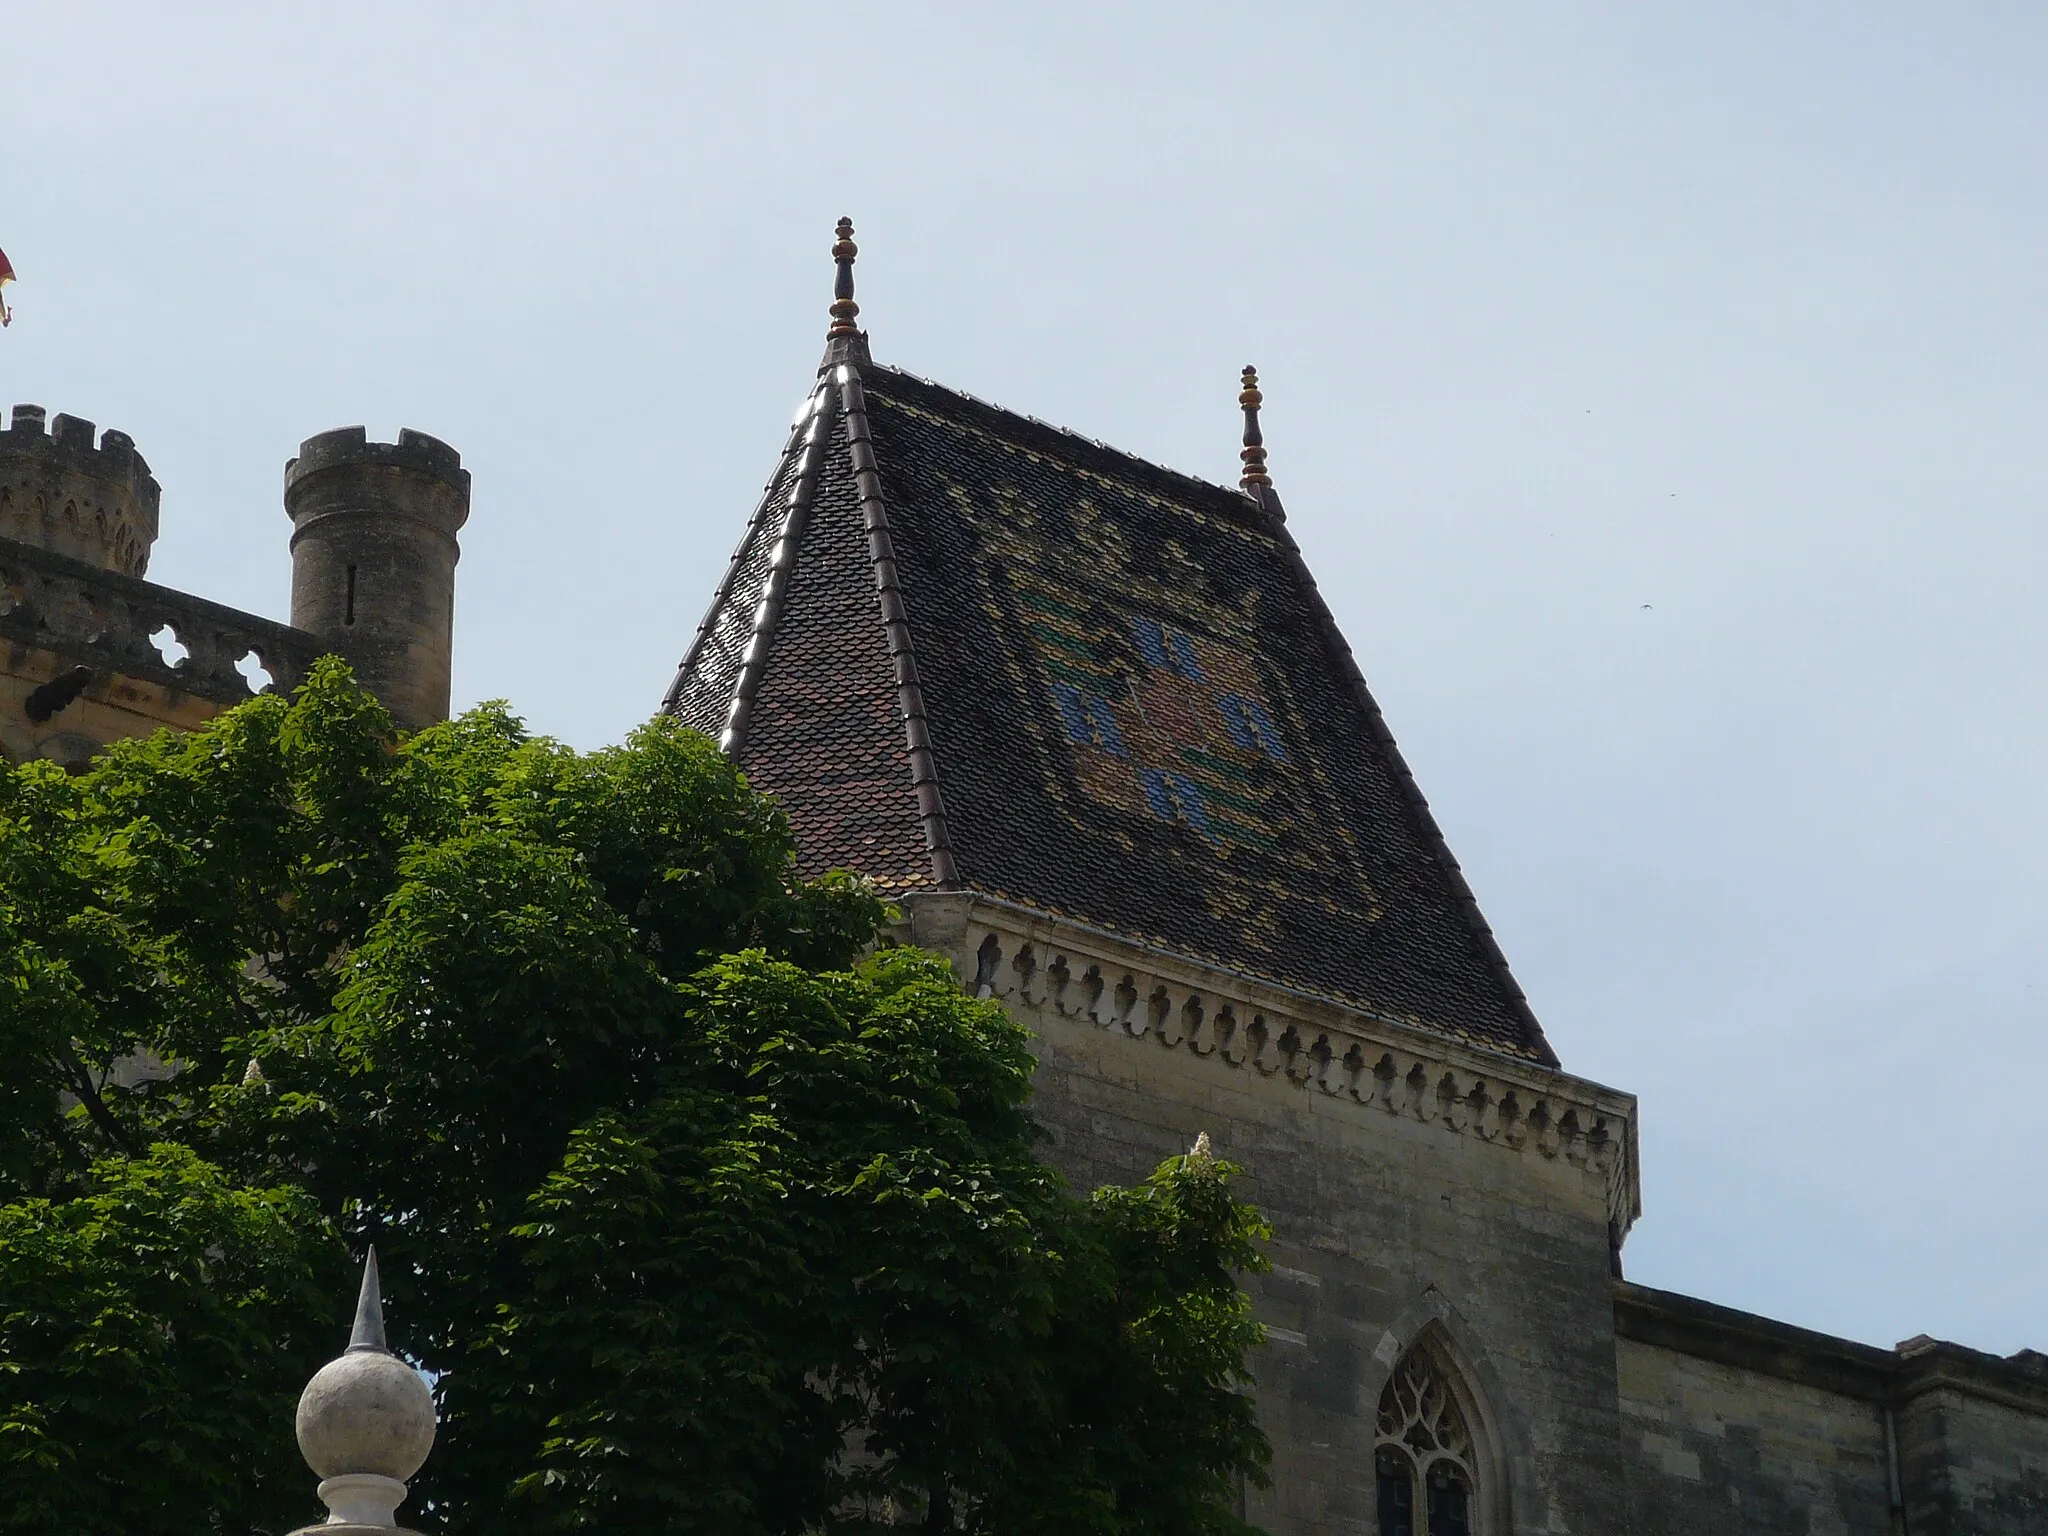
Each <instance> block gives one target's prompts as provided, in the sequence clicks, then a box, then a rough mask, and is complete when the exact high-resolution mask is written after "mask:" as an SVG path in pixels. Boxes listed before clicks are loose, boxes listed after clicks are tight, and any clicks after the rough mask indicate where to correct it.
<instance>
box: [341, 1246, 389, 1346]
mask: <svg viewBox="0 0 2048 1536" xmlns="http://www.w3.org/2000/svg"><path fill="white" fill-rule="evenodd" d="M346 1352H347V1353H348V1354H351V1355H362V1354H370V1353H376V1354H380V1355H388V1354H390V1353H391V1346H390V1345H389V1344H386V1343H385V1342H384V1288H383V1286H382V1285H381V1284H379V1283H378V1279H377V1250H376V1248H375V1247H374V1246H373V1247H372V1248H371V1249H370V1252H369V1256H368V1257H367V1258H365V1259H364V1260H363V1288H362V1290H360V1291H359V1292H357V1293H356V1325H355V1328H354V1329H353V1330H352V1331H351V1332H350V1334H349V1336H348V1349H347V1351H346Z"/></svg>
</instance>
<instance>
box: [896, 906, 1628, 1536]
mask: <svg viewBox="0 0 2048 1536" xmlns="http://www.w3.org/2000/svg"><path fill="white" fill-rule="evenodd" d="M907 905H908V907H909V909H910V914H911V916H910V923H909V928H910V933H911V936H912V937H914V938H915V940H916V941H917V942H919V943H921V944H924V945H927V946H929V947H931V948H934V949H938V950H941V951H942V952H945V953H947V954H949V955H951V956H952V957H953V960H954V963H955V965H956V966H957V967H958V968H959V971H960V974H961V977H962V980H963V982H964V983H965V984H966V985H968V986H969V987H970V988H971V989H973V990H975V991H977V992H979V993H981V994H982V995H984V996H991V997H995V998H999V999H1000V1000H1002V1001H1003V1002H1004V1003H1005V1004H1006V1005H1008V1006H1009V1007H1010V1008H1011V1009H1012V1010H1013V1011H1014V1012H1015V1013H1016V1014H1017V1016H1018V1017H1019V1018H1021V1019H1022V1020H1023V1021H1024V1022H1025V1023H1027V1024H1028V1025H1029V1026H1030V1027H1031V1028H1032V1030H1033V1031H1034V1032H1035V1033H1036V1035H1037V1039H1038V1057H1039V1073H1038V1098H1037V1109H1038V1113H1039V1116H1040V1118H1041V1120H1043V1121H1044V1122H1045V1123H1046V1125H1047V1126H1048V1128H1049V1130H1050V1132H1051V1135H1052V1138H1053V1142H1052V1147H1051V1156H1052V1157H1053V1159H1054V1160H1055V1161H1056V1162H1058V1163H1059V1164H1060V1165H1061V1166H1062V1167H1063V1168H1064V1169H1065V1170H1066V1172H1067V1173H1068V1175H1069V1177H1070V1178H1072V1179H1073V1181H1074V1182H1075V1183H1076V1184H1077V1185H1079V1186H1082V1187H1089V1186H1092V1185H1095V1184H1098V1183H1102V1182H1108V1181H1114V1182H1118V1183H1127V1182H1131V1181H1135V1180H1137V1179H1141V1178H1143V1177H1144V1176H1145V1175H1146V1174H1148V1173H1150V1172H1151V1170H1152V1169H1153V1168H1154V1167H1155V1166H1157V1164H1158V1163H1159V1162H1160V1161H1161V1160H1162V1159H1164V1158H1167V1157H1170V1156H1173V1155H1174V1154H1176V1153H1181V1152H1185V1151H1186V1150H1187V1148H1188V1146H1189V1145H1190V1144H1191V1143H1192V1142H1193V1140H1194V1138H1195V1136H1196V1135H1197V1134H1199V1133H1201V1132H1204V1131H1206V1132H1207V1133H1208V1134H1209V1136H1210V1138H1211V1141H1212V1143H1213V1144H1214V1146H1215V1149H1216V1152H1217V1154H1218V1155H1219V1156H1222V1157H1224V1158H1226V1159H1228V1160H1230V1161H1232V1162H1234V1163H1237V1164H1239V1165H1241V1166H1242V1167H1243V1168H1244V1170H1245V1178H1244V1183H1243V1186H1242V1188H1243V1192H1244V1193H1245V1195H1246V1196H1247V1197H1249V1198H1250V1199H1252V1200H1253V1201H1255V1202H1256V1203H1257V1204H1258V1205H1259V1206H1260V1208H1261V1209H1262V1210H1264V1211H1265V1213H1266V1214H1267V1216H1268V1217H1269V1218H1270V1219H1271V1220H1272V1222H1273V1223H1274V1226H1275V1229H1276V1233H1277V1236H1276V1240H1275V1242H1274V1244H1273V1248H1272V1255H1273V1259H1274V1265H1275V1267H1274V1270H1273V1273H1272V1274H1270V1275H1268V1276H1266V1277H1264V1278H1263V1279H1262V1280H1260V1281H1259V1282H1258V1283H1257V1284H1256V1286H1255V1297H1256V1301H1257V1305H1258V1309H1259V1315H1260V1316H1261V1318H1262V1319H1263V1320H1264V1321H1265V1322H1266V1323H1267V1324H1268V1327H1269V1330H1270V1340H1271V1342H1270V1344H1269V1346H1268V1348H1267V1349H1266V1351H1265V1352H1264V1356H1263V1358H1262V1359H1261V1360H1260V1361H1259V1362H1258V1373H1259V1389H1258V1391H1259V1400H1260V1406H1261V1412H1262V1415H1263V1418H1264V1421H1265V1423H1266V1426H1267V1430H1268V1433H1269V1434H1270V1435H1271V1437H1272V1439H1273V1441H1274V1446H1275V1457H1274V1465H1273V1476H1274V1486H1273V1488H1272V1489H1271V1491H1270V1492H1267V1493H1264V1494H1259V1493H1256V1492H1254V1493H1252V1494H1251V1495H1250V1496H1249V1497H1248V1500H1247V1512H1248V1513H1249V1514H1250V1515H1251V1517H1252V1518H1253V1519H1255V1520H1257V1521H1259V1522H1260V1523H1262V1524H1264V1525H1265V1526H1266V1527H1267V1528H1268V1529H1269V1530H1271V1531H1273V1532H1275V1533H1276V1536H1278V1533H1289V1536H1291V1533H1310V1532H1316V1533H1322V1532H1329V1533H1336V1532H1343V1533H1347V1536H1350V1533H1362V1532H1370V1531H1373V1530H1374V1529H1376V1512H1375V1502H1374V1501H1375V1488H1374V1443H1375V1438H1376V1435H1375V1421H1376V1416H1377V1409H1378V1405H1379V1401H1380V1394H1381V1391H1382V1388H1383V1387H1384V1386H1385V1384H1386V1382H1387V1380H1388V1377H1389V1375H1390V1373H1391V1372H1392V1371H1393V1370H1394V1368H1395V1365H1396V1363H1397V1362H1398V1361H1400V1360H1401V1359H1402V1357H1403V1354H1404V1351H1406V1350H1408V1349H1409V1348H1410V1347H1411V1346H1413V1345H1415V1344H1416V1343H1417V1342H1418V1341H1419V1340H1422V1339H1424V1338H1425V1337H1427V1338H1428V1339H1429V1340H1430V1341H1431V1347H1432V1348H1433V1349H1435V1350H1437V1351H1438V1352H1440V1354H1441V1355H1442V1356H1443V1357H1444V1358H1445V1359H1446V1360H1448V1361H1449V1362H1451V1364H1452V1366H1453V1368H1454V1369H1455V1371H1456V1373H1457V1375H1458V1377H1459V1383H1458V1385H1459V1390H1460V1392H1461V1393H1463V1394H1465V1398H1464V1400H1465V1401H1467V1402H1468V1403H1469V1405H1470V1411H1471V1412H1472V1415H1473V1417H1474V1418H1475V1419H1476V1420H1477V1421H1478V1422H1476V1423H1475V1424H1474V1425H1473V1426H1472V1429H1473V1435H1474V1439H1475V1440H1477V1441H1478V1442H1479V1446H1478V1451H1477V1456H1478V1459H1479V1460H1480V1461H1481V1462H1482V1463H1483V1466H1482V1468H1481V1484H1482V1490H1483V1492H1482V1497H1481V1499H1480V1501H1479V1502H1480V1505H1481V1508H1480V1510H1479V1519H1478V1521H1477V1522H1476V1523H1475V1524H1474V1526H1473V1529H1474V1531H1475V1532H1485V1533H1488V1536H1505V1533H1508V1532H1534V1531H1547V1532H1612V1531H1617V1530H1620V1529H1622V1527H1623V1523H1624V1521H1625V1519H1626V1511H1625V1495H1626V1490H1625V1478H1624V1473H1623V1467H1622V1462H1621V1458H1620V1451H1619V1446H1620V1438H1619V1434H1618V1404H1617V1400H1616V1395H1615V1376H1614V1347H1615V1346H1614V1334H1613V1309H1612V1304H1611V1301H1610V1284H1611V1278H1610V1277H1611V1268H1610V1262H1611V1255H1610V1244H1611V1239H1612V1237H1613V1235H1614V1234H1615V1233H1616V1232H1617V1231H1624V1230H1625V1229H1626V1227H1627V1224H1628V1222H1629V1221H1630V1220H1632V1219H1633V1217H1634V1214H1635V1210H1636V1183H1635V1142H1634V1109H1635V1106H1634V1102H1633V1101H1632V1100H1631V1099H1629V1098H1628V1097H1627V1096H1626V1095H1623V1094H1618V1093H1614V1092H1612V1091H1611V1090H1608V1089H1604V1088H1599V1087H1597V1086H1595V1085H1593V1084H1589V1083H1585V1082H1582V1081H1579V1080H1577V1079H1574V1078H1570V1077H1568V1076H1565V1075H1564V1074H1561V1073H1557V1072H1552V1071H1550V1070H1548V1069H1546V1068H1543V1067H1541V1066H1538V1065H1536V1064H1534V1063H1531V1062H1527V1061H1522V1060H1517V1059H1513V1058H1508V1057H1505V1056H1500V1055H1496V1054H1493V1053H1489V1052H1485V1051H1482V1050H1478V1049H1475V1048H1472V1047H1469V1046H1465V1045H1461V1044H1459V1043H1458V1042H1456V1041H1453V1040H1449V1039H1445V1038H1442V1037H1440V1036H1437V1035H1434V1034H1431V1033H1429V1032H1427V1031H1424V1030H1420V1029H1417V1028H1414V1027H1413V1026H1411V1025H1406V1024H1402V1023H1399V1022H1397V1021H1391V1020H1380V1019H1375V1018H1372V1017H1370V1016H1367V1015H1364V1014H1359V1013H1355V1012H1352V1011H1349V1010H1345V1009H1341V1008H1337V1007H1335V1006H1333V1005H1331V1004H1328V1003H1326V1002H1323V1001H1320V1000H1317V999H1313V998H1310V997H1306V996H1304V995H1301V994H1296V993H1290V992H1286V991H1284V990H1281V989H1276V988H1272V987H1270V986H1267V985H1264V984H1261V983H1259V982H1257V981H1255V980H1253V979H1251V978H1247V977H1243V976H1238V975H1234V974H1232V973H1229V972H1225V971H1221V970H1218V969H1216V968H1214V967H1207V966H1204V965H1202V964H1201V963H1199V962H1196V961H1192V960H1188V959H1182V958H1176V957H1173V956H1170V955H1166V954H1162V953H1161V952H1159V951H1157V950H1150V949H1144V948H1140V947H1138V946H1134V945H1130V944H1128V943H1126V942H1124V941H1121V940H1118V939H1116V938H1115V937H1113V936H1111V935H1108V934H1103V933H1100V932H1096V931H1092V930H1089V929H1086V928H1084V927H1081V926H1080V925H1076V924H1068V923H1059V922H1055V921H1052V920H1050V919H1046V918H1043V917H1040V916H1037V915H1034V914H1031V913H1028V912H1025V911H1023V910H1021V909H1018V908H1015V907H1011V906H1007V905H1005V904H1002V903H997V902H991V901H988V900H986V899H983V898H976V897H971V896H913V897H911V898H910V899H909V901H908V903H907Z"/></svg>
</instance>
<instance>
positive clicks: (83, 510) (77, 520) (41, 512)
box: [0, 405, 163, 576]
mask: <svg viewBox="0 0 2048 1536" xmlns="http://www.w3.org/2000/svg"><path fill="white" fill-rule="evenodd" d="M45 419H46V418H45V414H44V411H43V408H42V407H41V406H40V405H17V406H16V407H15V408H14V414H13V420H12V422H11V423H10V424H9V425H8V427H7V428H6V430H4V431H0V538H9V539H15V540H18V541H19V542H21V543H24V544H33V545H35V546H36V547H38V548H41V549H48V550H52V551H54V552H55V553H57V554H61V555H68V556H70V557H71V558H72V559H76V560H85V561H88V562H90V563H91V564H93V565H96V566H99V567H101V568H103V569H106V570H112V571H119V572H121V573H122V574H124V575H128V576H140V575H141V574H142V573H143V572H144V571H146V570H147V569H148V568H149V551H150V546H151V545H153V544H154V543H155V542H156V536H157V527H158V518H159V513H160V508H161V502H162V497H163V493H162V489H161V488H160V487H159V486H158V485H157V482H156V477H155V476H154V475H152V474H151V473H150V470H149V464H148V461H147V460H145V459H144V458H143V457H142V455H141V454H140V453H137V452H136V451H135V440H134V439H133V438H132V437H130V436H129V435H128V434H127V433H125V432H117V431H114V430H113V429H112V428H109V429H108V430H107V431H105V432H102V433H98V434H97V440H95V432H96V429H95V428H94V426H93V424H92V423H91V422H89V421H86V420H84V419H83V418H81V417H77V416H67V415H64V414H63V413H61V412H60V413H59V414H58V415H57V416H56V417H55V418H54V419H50V420H48V423H47V426H46V425H45Z"/></svg>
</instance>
